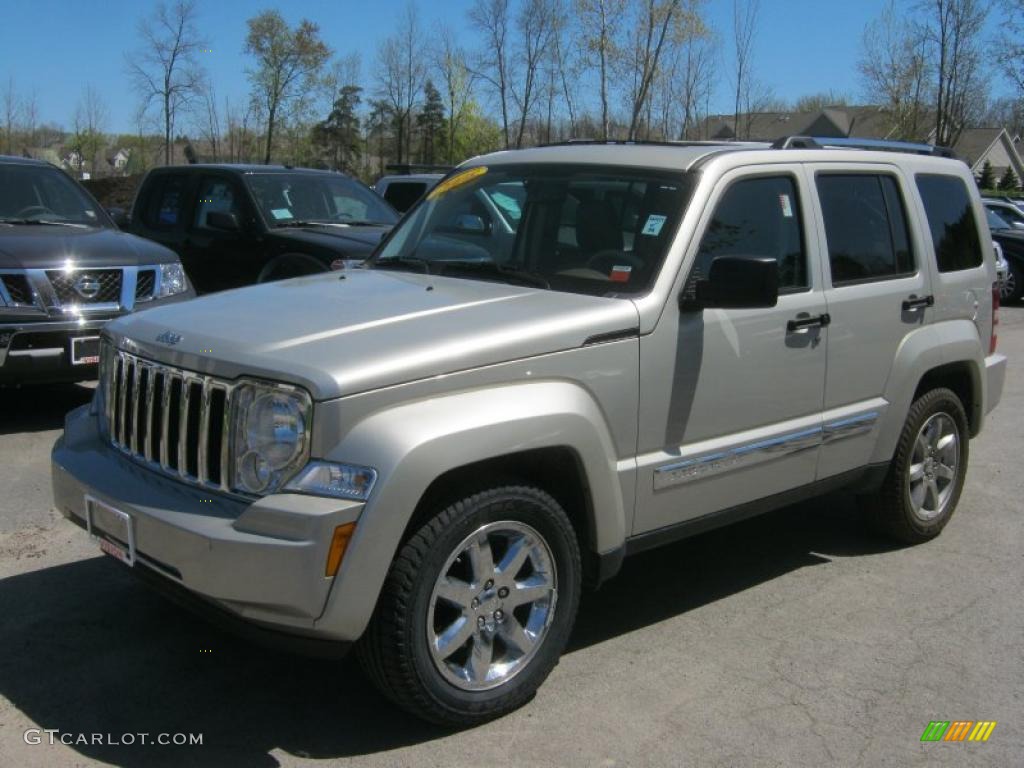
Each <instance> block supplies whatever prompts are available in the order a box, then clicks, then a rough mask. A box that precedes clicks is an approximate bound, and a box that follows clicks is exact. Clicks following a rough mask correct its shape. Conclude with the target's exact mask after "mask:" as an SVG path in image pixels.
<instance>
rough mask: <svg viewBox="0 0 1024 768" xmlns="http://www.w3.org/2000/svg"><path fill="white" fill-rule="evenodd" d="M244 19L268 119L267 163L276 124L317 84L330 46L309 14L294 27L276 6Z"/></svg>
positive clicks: (256, 89) (255, 85) (255, 88)
mask: <svg viewBox="0 0 1024 768" xmlns="http://www.w3.org/2000/svg"><path fill="white" fill-rule="evenodd" d="M246 24H247V25H248V27H249V32H248V34H247V35H246V38H245V52H246V53H248V54H249V55H251V56H252V57H253V58H254V59H255V60H256V66H255V68H253V69H249V70H247V74H248V76H249V82H250V84H251V86H252V98H253V101H254V102H255V104H256V105H257V106H258V108H259V110H260V111H261V112H262V113H263V116H264V118H265V119H266V125H267V130H266V141H265V143H264V150H263V162H264V163H269V162H270V159H271V156H272V155H273V151H274V130H275V128H277V127H278V125H279V123H280V122H281V121H282V120H283V119H285V118H287V117H288V114H289V111H290V110H291V111H295V112H297V111H299V110H300V108H301V107H302V106H303V105H304V104H305V100H306V96H307V94H309V93H310V92H315V91H316V89H317V88H318V87H319V85H320V82H319V80H320V75H321V74H322V72H323V68H324V65H325V64H326V63H327V60H328V59H329V58H330V56H331V49H330V48H328V47H327V45H326V44H325V43H324V42H323V41H322V40H321V39H320V27H318V26H317V25H316V24H314V23H313V22H311V21H309V20H308V19H303V20H302V21H300V22H299V23H298V26H296V27H295V28H294V29H292V28H291V27H289V26H288V23H287V22H286V21H285V20H284V19H283V18H282V17H281V14H280V13H278V12H277V11H264V12H263V13H261V14H259V15H258V16H254V17H253V18H251V19H249V20H248V21H247V22H246Z"/></svg>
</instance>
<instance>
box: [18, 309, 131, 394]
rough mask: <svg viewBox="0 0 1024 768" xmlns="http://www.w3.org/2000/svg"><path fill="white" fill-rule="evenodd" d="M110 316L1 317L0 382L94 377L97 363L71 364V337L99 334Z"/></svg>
mask: <svg viewBox="0 0 1024 768" xmlns="http://www.w3.org/2000/svg"><path fill="white" fill-rule="evenodd" d="M111 319H113V318H109V317H104V318H99V319H89V320H85V319H81V320H64V321H57V322H47V321H42V322H40V321H36V320H22V321H18V320H15V319H14V318H5V319H3V320H0V384H28V383H42V382H53V381H83V380H85V379H95V378H96V373H97V366H96V364H94V363H90V364H85V365H74V364H72V362H71V339H73V338H76V337H80V336H97V335H99V332H100V329H101V328H102V327H103V326H104V325H105V324H106V323H108V322H109V321H110V320H111Z"/></svg>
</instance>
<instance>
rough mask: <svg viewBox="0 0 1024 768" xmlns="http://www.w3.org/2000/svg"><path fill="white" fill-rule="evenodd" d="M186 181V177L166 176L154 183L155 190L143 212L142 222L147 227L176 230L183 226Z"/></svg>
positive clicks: (151, 193)
mask: <svg viewBox="0 0 1024 768" xmlns="http://www.w3.org/2000/svg"><path fill="white" fill-rule="evenodd" d="M186 181H187V177H186V176H184V175H165V176H162V177H161V178H158V179H156V180H155V181H154V184H153V189H152V191H151V192H150V195H149V199H148V200H147V201H146V207H145V209H144V210H143V212H142V221H143V223H144V224H145V225H146V226H147V227H149V228H150V229H175V228H177V227H179V226H181V224H182V223H183V219H182V215H183V212H184V207H185V187H186Z"/></svg>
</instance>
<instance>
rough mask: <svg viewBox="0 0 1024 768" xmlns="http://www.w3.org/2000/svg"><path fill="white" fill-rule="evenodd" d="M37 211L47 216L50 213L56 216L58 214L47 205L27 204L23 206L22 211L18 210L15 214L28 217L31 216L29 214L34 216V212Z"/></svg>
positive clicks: (21, 217) (23, 217)
mask: <svg viewBox="0 0 1024 768" xmlns="http://www.w3.org/2000/svg"><path fill="white" fill-rule="evenodd" d="M37 213H38V214H42V215H43V216H45V215H47V214H49V215H51V216H56V215H57V214H56V213H54V212H53V211H51V210H50V209H49V208H47V207H46V206H45V205H26V206H25V207H24V208H22V209H21V210H20V211H18V212H17V213H16V214H15V216H17V217H18V218H19V219H27V218H29V216H32V215H33V214H37Z"/></svg>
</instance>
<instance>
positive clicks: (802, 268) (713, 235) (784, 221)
mask: <svg viewBox="0 0 1024 768" xmlns="http://www.w3.org/2000/svg"><path fill="white" fill-rule="evenodd" d="M719 256H746V257H749V258H763V257H766V256H767V257H770V258H773V259H777V260H778V263H779V290H780V291H783V292H785V291H789V292H793V291H800V290H804V289H806V288H808V287H809V285H810V284H809V282H808V279H807V257H806V255H805V253H804V238H803V226H802V224H801V221H800V201H799V198H798V197H797V190H796V184H795V183H794V181H793V179H792V178H791V177H789V176H766V177H759V178H754V179H744V180H742V181H737V182H736V183H734V184H733V185H732V186H731V187H729V189H727V190H726V192H725V194H724V195H722V198H721V200H719V201H718V205H717V206H716V207H715V213H714V216H712V218H711V222H710V223H709V224H708V228H707V231H705V233H704V237H703V239H701V241H700V250H699V251H698V252H697V261H696V264H695V266H694V272H693V273H691V277H690V280H691V281H692V280H693V278H694V277H706V276H707V274H708V270H710V268H711V262H712V261H714V260H715V259H716V258H718V257H719Z"/></svg>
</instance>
